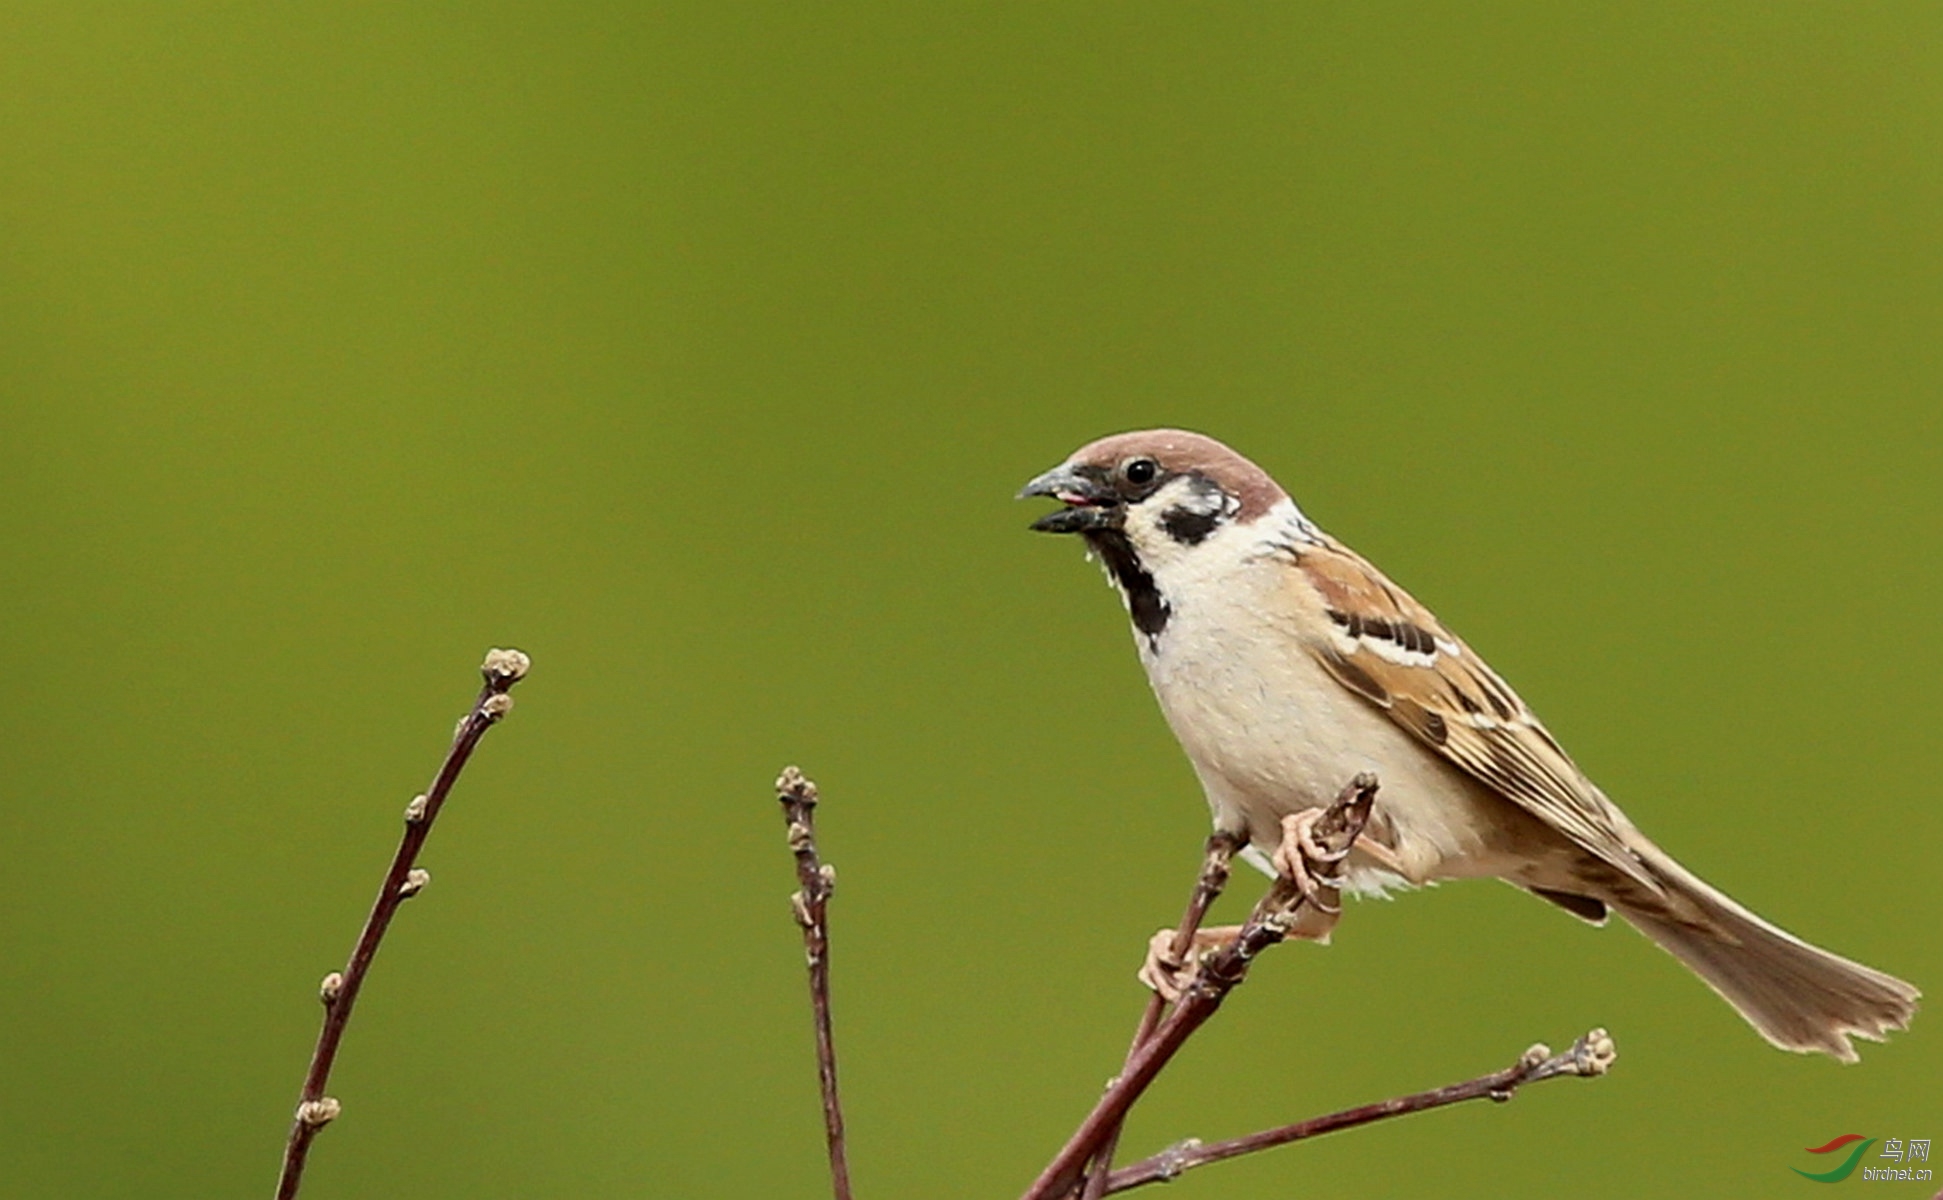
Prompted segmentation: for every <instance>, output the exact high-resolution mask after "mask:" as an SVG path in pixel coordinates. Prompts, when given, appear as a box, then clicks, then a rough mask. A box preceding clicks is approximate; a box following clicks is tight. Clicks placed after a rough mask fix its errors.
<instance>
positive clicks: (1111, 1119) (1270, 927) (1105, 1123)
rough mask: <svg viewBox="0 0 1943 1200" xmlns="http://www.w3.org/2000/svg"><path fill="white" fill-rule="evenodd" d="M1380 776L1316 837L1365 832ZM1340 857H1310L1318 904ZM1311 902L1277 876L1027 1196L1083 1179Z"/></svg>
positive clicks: (1344, 801)
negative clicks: (1324, 860)
mask: <svg viewBox="0 0 1943 1200" xmlns="http://www.w3.org/2000/svg"><path fill="white" fill-rule="evenodd" d="M1376 787H1377V784H1376V776H1374V775H1372V774H1370V773H1368V772H1364V773H1363V774H1361V775H1358V776H1357V777H1356V778H1355V779H1353V780H1351V781H1350V783H1349V784H1348V786H1346V787H1344V788H1343V790H1342V792H1341V793H1340V794H1339V795H1337V797H1336V799H1335V801H1334V802H1333V803H1331V804H1330V806H1329V807H1328V809H1327V810H1326V811H1325V812H1324V813H1323V815H1322V816H1321V817H1320V818H1319V819H1318V820H1317V821H1316V822H1315V824H1314V825H1313V826H1312V827H1311V830H1310V832H1311V834H1312V836H1313V838H1314V840H1315V843H1316V845H1317V846H1318V847H1320V848H1321V849H1322V850H1323V851H1325V852H1326V853H1328V854H1331V855H1335V854H1339V853H1341V852H1344V851H1347V850H1348V849H1349V847H1350V846H1351V845H1352V844H1353V843H1354V842H1355V841H1356V838H1357V836H1358V835H1359V834H1361V833H1362V832H1363V825H1364V824H1365V823H1366V822H1367V821H1368V820H1369V816H1370V806H1371V805H1372V804H1374V803H1375V801H1376ZM1332 865H1333V864H1329V863H1315V864H1311V869H1312V873H1313V874H1314V875H1316V876H1317V877H1318V878H1319V879H1322V880H1323V881H1324V887H1323V888H1322V895H1321V896H1320V897H1319V898H1318V900H1317V901H1316V903H1317V905H1318V906H1328V907H1330V908H1333V907H1334V906H1335V905H1336V904H1337V903H1338V902H1339V896H1338V895H1337V894H1336V888H1335V887H1334V886H1333V885H1331V884H1330V883H1329V882H1328V879H1329V878H1330V871H1329V869H1328V868H1329V867H1330V866H1332ZM1307 903H1308V900H1307V898H1306V897H1304V896H1303V895H1302V894H1301V892H1300V891H1298V890H1297V889H1296V886H1295V883H1294V881H1292V880H1289V879H1287V878H1282V879H1277V880H1276V881H1275V883H1274V885H1273V886H1271V887H1270V888H1269V891H1268V894H1267V895H1266V896H1263V897H1262V899H1261V902H1260V903H1258V904H1256V905H1255V911H1254V912H1253V913H1251V914H1250V915H1249V918H1248V921H1247V923H1246V924H1244V925H1243V926H1242V927H1241V932H1240V934H1239V935H1238V936H1237V937H1236V938H1235V940H1234V941H1233V942H1230V943H1229V944H1228V945H1226V946H1223V947H1221V948H1220V949H1219V950H1215V951H1213V952H1211V953H1209V954H1208V955H1207V956H1206V957H1204V958H1203V959H1202V960H1201V963H1200V965H1199V969H1198V970H1196V972H1195V973H1194V977H1193V979H1192V980H1191V981H1190V982H1189V983H1188V986H1187V989H1186V991H1184V992H1183V993H1182V995H1181V999H1180V1002H1179V1003H1178V1004H1176V1005H1175V1006H1174V1008H1173V1010H1172V1011H1171V1012H1169V1013H1168V1014H1167V1017H1166V1019H1165V1020H1163V1021H1162V1022H1161V1024H1160V1027H1159V1028H1158V1029H1156V1030H1155V1031H1154V1035H1153V1037H1151V1038H1149V1039H1148V1040H1147V1041H1146V1043H1145V1044H1144V1045H1143V1046H1141V1047H1140V1048H1139V1049H1138V1050H1136V1051H1135V1052H1134V1053H1133V1055H1132V1056H1131V1057H1130V1058H1129V1059H1128V1061H1127V1065H1126V1068H1125V1069H1124V1070H1123V1071H1121V1073H1120V1077H1119V1078H1118V1079H1117V1080H1115V1081H1114V1082H1113V1084H1112V1085H1111V1086H1110V1087H1108V1088H1107V1091H1106V1095H1104V1096H1102V1097H1101V1098H1100V1101H1099V1103H1098V1104H1095V1105H1094V1106H1093V1111H1092V1112H1090V1113H1088V1114H1087V1116H1086V1119H1085V1120H1084V1121H1082V1122H1080V1127H1079V1128H1078V1129H1077V1130H1075V1131H1074V1133H1073V1136H1072V1137H1071V1138H1069V1139H1068V1140H1067V1142H1066V1145H1065V1146H1064V1147H1063V1148H1062V1149H1061V1150H1060V1151H1059V1153H1058V1154H1057V1155H1055V1156H1054V1158H1053V1160H1052V1162H1050V1163H1048V1164H1046V1169H1045V1170H1043V1171H1041V1172H1040V1173H1039V1178H1038V1179H1036V1180H1034V1181H1033V1184H1032V1186H1031V1187H1030V1188H1028V1189H1027V1190H1026V1193H1025V1200H1058V1198H1059V1197H1063V1196H1065V1195H1067V1194H1068V1193H1069V1192H1070V1191H1072V1189H1073V1188H1074V1186H1075V1185H1076V1184H1077V1183H1078V1182H1079V1178H1080V1174H1081V1172H1082V1171H1083V1170H1084V1168H1085V1165H1086V1162H1087V1160H1088V1159H1090V1158H1092V1157H1093V1156H1094V1155H1095V1154H1096V1153H1097V1152H1098V1151H1099V1149H1100V1147H1101V1146H1103V1145H1104V1144H1105V1142H1106V1139H1107V1138H1108V1137H1109V1136H1111V1134H1112V1131H1113V1130H1115V1129H1117V1128H1118V1127H1119V1126H1120V1124H1121V1123H1122V1122H1123V1121H1125V1119H1126V1115H1127V1112H1128V1110H1130V1109H1131V1108H1132V1107H1133V1105H1134V1103H1135V1102H1136V1101H1138V1100H1139V1099H1140V1097H1141V1096H1142V1095H1143V1094H1144V1093H1145V1092H1146V1090H1147V1088H1148V1086H1149V1085H1151V1084H1152V1083H1153V1081H1154V1077H1155V1076H1157V1075H1159V1074H1160V1072H1161V1069H1162V1068H1164V1067H1165V1066H1166V1065H1167V1064H1168V1063H1169V1062H1171V1061H1172V1060H1173V1058H1174V1055H1175V1054H1176V1053H1178V1052H1179V1051H1180V1048H1181V1047H1182V1046H1183V1045H1184V1044H1186V1042H1187V1039H1188V1038H1189V1037H1191V1036H1193V1034H1194V1031H1195V1030H1197V1029H1199V1028H1200V1027H1201V1026H1202V1025H1204V1024H1206V1023H1207V1020H1208V1018H1210V1017H1212V1016H1213V1015H1214V1014H1215V1011H1216V1010H1217V1009H1219V1008H1220V1007H1221V1002H1222V1001H1223V1000H1225V999H1227V996H1228V993H1229V992H1231V991H1233V990H1234V989H1235V988H1236V987H1237V986H1239V985H1240V984H1241V982H1242V981H1243V980H1244V979H1246V978H1247V977H1248V968H1249V967H1250V966H1251V965H1252V964H1253V963H1254V960H1255V958H1256V956H1257V955H1259V954H1261V953H1262V952H1263V951H1264V950H1267V949H1268V948H1269V947H1270V946H1273V945H1275V944H1276V943H1277V942H1280V941H1282V940H1283V939H1284V938H1286V937H1287V936H1288V933H1289V930H1290V929H1291V928H1292V927H1293V925H1294V922H1295V919H1296V917H1297V916H1298V915H1299V913H1300V912H1301V910H1302V908H1303V907H1304V905H1305V904H1307Z"/></svg>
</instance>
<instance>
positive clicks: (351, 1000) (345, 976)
mask: <svg viewBox="0 0 1943 1200" xmlns="http://www.w3.org/2000/svg"><path fill="white" fill-rule="evenodd" d="M531 665H532V664H531V662H530V661H529V660H528V659H527V657H526V655H524V654H521V653H520V652H519V651H517V650H494V651H491V652H490V653H488V654H487V655H486V661H485V663H484V665H483V666H481V667H480V673H481V674H482V675H484V676H485V686H483V687H482V688H480V690H479V698H478V699H477V700H475V701H474V702H473V705H472V711H470V712H468V713H467V714H466V715H465V718H464V719H463V720H461V721H460V722H459V727H458V729H457V730H456V731H454V733H453V735H452V748H451V749H450V750H447V751H446V753H445V762H444V763H442V764H441V765H440V766H439V770H438V774H437V775H435V776H434V777H433V779H432V786H431V787H430V788H428V789H426V791H425V794H424V795H422V796H417V797H414V798H413V799H412V802H411V803H410V804H408V805H406V806H405V833H404V836H403V837H402V838H401V839H399V842H398V852H397V853H396V854H394V855H393V856H392V859H391V869H390V870H389V871H387V872H385V881H384V885H383V886H382V887H380V888H379V889H378V898H377V899H376V900H375V901H373V902H372V905H371V915H370V916H368V917H366V918H365V921H364V931H363V932H362V933H360V934H359V935H358V942H357V946H356V947H355V948H353V949H352V951H351V960H350V962H348V963H347V964H345V967H344V969H343V970H342V971H332V972H331V973H330V974H329V975H326V976H324V982H323V984H322V985H321V986H320V987H319V988H318V998H319V999H320V1000H322V1001H323V1004H324V1027H323V1029H322V1030H321V1031H320V1032H319V1033H318V1035H317V1048H316V1050H314V1051H313V1052H312V1053H311V1057H310V1070H309V1071H308V1072H307V1073H306V1074H305V1075H304V1088H303V1093H302V1095H301V1096H300V1097H299V1098H298V1101H297V1115H296V1118H295V1120H293V1121H292V1122H291V1125H290V1140H289V1141H288V1142H287V1143H286V1144H285V1146H284V1151H283V1173H282V1175H281V1176H280V1177H279V1178H278V1180H277V1200H291V1198H292V1197H294V1196H295V1195H296V1194H297V1187H298V1185H299V1184H300V1183H301V1182H302V1180H303V1173H304V1161H305V1159H306V1157H307V1156H308V1155H309V1153H310V1143H311V1140H312V1139H313V1138H315V1137H316V1136H317V1132H318V1131H319V1130H321V1129H322V1128H323V1127H324V1126H326V1125H328V1124H330V1122H331V1121H332V1120H334V1119H335V1118H336V1117H337V1115H338V1113H339V1111H340V1109H341V1106H340V1105H339V1104H338V1102H337V1101H336V1100H335V1099H333V1098H331V1097H329V1096H326V1095H325V1094H324V1088H325V1086H326V1085H327V1084H329V1082H330V1078H331V1065H332V1064H333V1063H335V1062H336V1061H337V1048H338V1045H339V1044H340V1043H341V1042H342V1041H343V1040H344V1028H345V1026H346V1024H347V1023H349V1021H350V1019H351V1006H352V1005H354V1004H356V1003H357V998H358V990H359V989H360V988H361V987H363V986H364V977H365V974H366V973H367V972H368V971H369V970H370V969H371V960H372V958H373V957H375V956H376V955H377V953H378V944H379V943H380V942H381V941H383V940H384V936H385V930H386V928H388V927H389V926H390V924H391V918H392V917H393V915H395V914H396V913H397V911H398V906H399V905H400V904H402V903H404V902H405V901H406V900H408V899H410V898H411V897H413V896H415V895H417V894H418V893H419V892H420V891H422V890H423V889H424V887H425V885H426V884H427V883H429V882H431V878H432V877H431V875H430V874H429V873H427V872H426V871H424V870H423V869H421V868H419V867H418V866H416V865H415V864H416V862H417V860H418V852H419V850H420V849H421V848H422V847H423V846H424V845H425V838H426V836H427V835H428V834H430V833H431V832H432V822H433V820H434V819H436V818H437V817H438V814H439V809H440V807H441V806H443V805H444V803H445V797H446V796H447V795H448V794H449V793H450V792H451V791H452V785H453V784H454V783H455V782H457V781H458V778H459V772H460V771H462V770H464V769H465V765H466V760H467V759H469V758H471V757H472V751H473V749H474V747H476V746H478V744H479V739H480V738H482V737H484V736H485V734H486V730H488V729H490V728H492V727H493V725H494V724H496V723H497V722H498V721H499V719H500V718H501V717H504V716H505V715H506V714H507V713H509V712H511V711H512V709H513V698H512V697H511V696H510V695H508V694H507V693H508V691H510V690H511V688H512V686H513V685H514V684H516V683H518V682H519V681H520V679H521V678H523V677H524V676H525V675H526V672H527V669H528V667H530V666H531Z"/></svg>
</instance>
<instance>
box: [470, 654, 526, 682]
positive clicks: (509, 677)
mask: <svg viewBox="0 0 1943 1200" xmlns="http://www.w3.org/2000/svg"><path fill="white" fill-rule="evenodd" d="M532 666H533V660H532V659H530V658H528V657H526V655H524V654H521V653H520V652H519V651H517V650H488V651H486V661H485V663H484V664H482V665H481V666H480V668H479V671H480V673H481V674H483V675H485V677H486V678H487V679H490V680H498V679H504V680H505V681H507V683H509V684H511V683H518V682H519V681H520V680H522V679H524V678H526V672H527V671H528V670H530V669H531V668H532Z"/></svg>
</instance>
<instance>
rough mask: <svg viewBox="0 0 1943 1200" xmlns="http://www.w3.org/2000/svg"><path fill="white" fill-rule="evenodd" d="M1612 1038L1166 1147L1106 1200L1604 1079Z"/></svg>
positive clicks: (1598, 1037) (1110, 1183)
mask: <svg viewBox="0 0 1943 1200" xmlns="http://www.w3.org/2000/svg"><path fill="white" fill-rule="evenodd" d="M1617 1053H1618V1052H1617V1051H1616V1050H1615V1049H1614V1048H1613V1044H1612V1038H1611V1037H1610V1036H1608V1035H1607V1033H1606V1031H1605V1030H1603V1029H1595V1030H1593V1031H1592V1032H1590V1033H1588V1034H1586V1035H1585V1036H1584V1037H1582V1038H1580V1039H1579V1040H1578V1041H1576V1042H1574V1043H1572V1047H1571V1049H1569V1050H1567V1051H1566V1052H1565V1053H1563V1054H1553V1053H1552V1052H1551V1050H1550V1049H1549V1048H1548V1047H1546V1046H1543V1045H1538V1046H1533V1047H1532V1048H1531V1049H1529V1050H1527V1051H1525V1053H1524V1054H1523V1055H1521V1056H1520V1057H1519V1059H1518V1061H1517V1062H1516V1063H1513V1064H1512V1065H1511V1066H1509V1067H1506V1068H1505V1069H1504V1070H1502V1071H1493V1072H1492V1073H1491V1074H1489V1075H1481V1076H1479V1077H1478V1078H1476V1079H1470V1080H1466V1081H1465V1082H1463V1083H1454V1084H1451V1085H1450V1086H1448V1087H1441V1088H1435V1089H1433V1090H1431V1091H1428V1092H1418V1093H1416V1094H1415V1095H1413V1096H1399V1097H1397V1098H1396V1099H1394V1100H1384V1101H1382V1102H1381V1103H1378V1104H1365V1105H1363V1106H1362V1107H1360V1108H1351V1109H1345V1110H1344V1111H1342V1112H1338V1113H1330V1114H1329V1115H1328V1116H1323V1117H1312V1118H1310V1119H1309V1120H1307V1121H1297V1122H1296V1123H1295V1124H1293V1125H1284V1126H1282V1127H1280V1128H1279V1129H1265V1130H1263V1131H1262V1132H1260V1133H1253V1134H1250V1135H1248V1136H1247V1137H1238V1138H1230V1139H1229V1140H1227V1141H1225V1142H1214V1143H1212V1144H1209V1145H1203V1144H1202V1143H1201V1142H1200V1141H1199V1140H1198V1139H1192V1138H1190V1139H1189V1140H1187V1141H1185V1142H1181V1143H1179V1144H1178V1145H1174V1146H1170V1147H1168V1148H1167V1149H1165V1150H1163V1151H1161V1152H1160V1153H1159V1154H1156V1155H1154V1156H1153V1157H1152V1158H1146V1159H1142V1160H1141V1161H1139V1162H1137V1163H1134V1164H1132V1165H1131V1166H1127V1167H1122V1168H1121V1169H1120V1170H1118V1171H1115V1172H1113V1173H1112V1175H1111V1176H1109V1177H1108V1179H1107V1183H1106V1194H1107V1195H1112V1194H1114V1193H1116V1192H1124V1191H1129V1190H1131V1189H1133V1188H1137V1187H1141V1186H1144V1185H1146V1184H1149V1183H1165V1182H1167V1181H1169V1180H1171V1179H1173V1178H1175V1177H1176V1176H1178V1175H1179V1174H1180V1173H1181V1172H1183V1171H1187V1170H1191V1169H1193V1168H1195V1167H1201V1166H1206V1165H1207V1164H1209V1163H1214V1162H1220V1161H1222V1160H1223V1159H1229V1158H1238V1157H1240V1156H1241V1155H1243V1154H1253V1153H1255V1152H1256V1151H1258V1150H1268V1149H1272V1148H1274V1147H1276V1146H1286V1145H1288V1144H1289V1143H1290V1142H1299V1141H1301V1140H1303V1139H1304V1138H1312V1137H1317V1136H1319V1135H1321V1134H1325V1133H1334V1132H1336V1131H1337V1130H1339V1129H1353V1128H1355V1127H1356V1126H1358V1125H1368V1124H1370V1123H1371V1122H1372V1121H1381V1120H1385V1119H1386V1118H1389V1117H1401V1116H1405V1115H1407V1114H1409V1113H1418V1112H1427V1111H1429V1110H1430V1109H1433V1108H1443V1107H1444V1106H1445V1105H1449V1104H1460V1103H1462V1102H1464V1101H1466V1100H1484V1099H1490V1100H1497V1101H1500V1102H1502V1101H1506V1100H1509V1099H1511V1097H1512V1095H1513V1094H1514V1093H1516V1092H1517V1090H1518V1089H1519V1088H1521V1087H1523V1086H1525V1085H1526V1084H1528V1083H1542V1082H1544V1081H1545V1080H1547V1079H1556V1078H1558V1077H1559V1076H1561V1075H1581V1076H1590V1075H1604V1074H1605V1073H1606V1072H1607V1071H1608V1070H1610V1069H1611V1068H1612V1063H1613V1059H1614V1058H1615V1057H1617Z"/></svg>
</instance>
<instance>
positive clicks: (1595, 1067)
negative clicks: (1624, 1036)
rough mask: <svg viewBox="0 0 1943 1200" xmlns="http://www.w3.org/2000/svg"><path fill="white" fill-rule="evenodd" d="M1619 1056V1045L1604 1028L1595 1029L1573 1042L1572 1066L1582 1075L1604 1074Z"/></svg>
mask: <svg viewBox="0 0 1943 1200" xmlns="http://www.w3.org/2000/svg"><path fill="white" fill-rule="evenodd" d="M1618 1057H1619V1047H1617V1046H1615V1045H1613V1041H1612V1035H1611V1034H1609V1033H1607V1032H1606V1031H1605V1030H1603V1029H1594V1030H1592V1031H1591V1032H1590V1033H1588V1034H1586V1035H1585V1036H1584V1037H1582V1038H1580V1039H1579V1040H1578V1041H1576V1042H1574V1043H1573V1044H1572V1067H1573V1069H1574V1070H1576V1071H1577V1072H1578V1073H1579V1074H1581V1075H1604V1074H1605V1073H1606V1072H1607V1071H1610V1070H1612V1064H1613V1060H1614V1059H1616V1058H1618Z"/></svg>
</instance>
